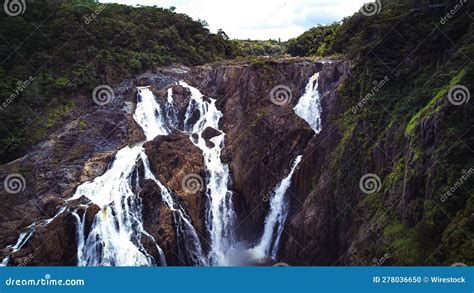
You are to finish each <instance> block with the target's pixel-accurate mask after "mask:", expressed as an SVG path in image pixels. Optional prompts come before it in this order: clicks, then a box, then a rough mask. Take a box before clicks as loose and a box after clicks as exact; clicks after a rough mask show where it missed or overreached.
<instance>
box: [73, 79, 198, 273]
mask: <svg viewBox="0 0 474 293" xmlns="http://www.w3.org/2000/svg"><path fill="white" fill-rule="evenodd" d="M138 91H139V98H140V100H139V102H138V104H137V108H136V111H135V114H134V115H133V117H134V119H135V120H136V121H137V123H138V124H139V125H140V126H141V127H142V129H143V131H144V133H145V136H146V139H147V140H152V139H153V138H155V137H156V136H157V135H167V134H168V133H169V131H168V127H167V125H168V124H167V122H169V121H167V120H166V118H165V117H168V116H167V115H165V114H164V113H165V111H164V110H163V109H161V107H160V105H159V104H158V103H157V102H156V100H155V97H154V95H153V93H152V92H151V91H150V90H149V89H148V88H143V87H142V88H138ZM169 94H172V93H169ZM168 102H170V101H169V100H168ZM172 122H174V121H172ZM140 160H141V161H142V162H143V165H144V169H145V179H152V180H154V181H155V182H156V183H157V185H158V187H159V188H160V189H161V193H162V196H163V200H164V202H165V203H166V204H167V206H168V207H169V208H170V209H171V210H172V211H173V216H174V220H175V224H176V227H177V230H176V233H177V237H178V238H179V239H185V241H186V242H185V245H184V247H185V249H186V250H187V251H186V254H187V255H189V259H191V261H192V262H190V264H197V265H205V264H206V261H205V259H204V257H203V252H202V248H201V244H200V241H199V238H198V237H197V233H196V231H195V229H194V227H193V226H192V225H191V223H190V221H189V219H188V218H187V215H185V213H184V212H183V211H182V209H181V208H180V207H179V205H177V204H176V203H175V202H174V199H173V197H172V196H171V193H170V192H169V190H167V188H165V187H164V186H163V185H162V184H161V183H160V182H159V181H158V180H157V179H156V178H155V176H154V175H153V173H152V172H151V170H150V166H149V162H148V158H147V156H146V154H145V151H144V149H143V143H140V144H138V145H135V146H133V147H128V146H127V147H124V148H123V149H121V150H120V151H118V152H117V154H116V157H115V160H114V162H113V164H112V166H111V168H110V169H109V170H107V171H106V172H105V173H104V174H103V175H102V176H100V177H98V178H96V179H95V180H94V181H92V182H87V183H84V184H82V185H81V186H79V187H78V188H77V190H76V193H75V195H74V196H73V197H72V198H71V199H70V200H74V199H78V198H80V197H81V196H86V197H87V198H88V199H90V200H91V201H92V202H93V203H95V204H97V205H98V206H99V207H101V209H102V210H101V212H99V213H98V214H97V215H96V216H95V218H94V222H93V224H92V228H91V232H90V233H89V235H88V236H87V238H85V235H84V219H81V218H80V217H79V215H77V213H75V217H76V219H77V227H78V260H79V265H94V266H97V265H115V266H147V265H154V264H165V260H164V256H163V252H162V250H161V248H160V247H159V246H158V245H156V248H157V250H158V251H159V254H160V260H155V259H153V257H152V256H151V255H149V254H148V253H147V251H146V250H145V248H144V247H143V246H142V244H141V237H142V234H143V235H146V236H148V237H150V238H151V239H153V237H152V236H151V235H150V234H148V233H147V232H146V231H145V229H144V227H143V223H142V210H141V208H142V205H141V200H140V198H139V197H138V196H136V195H135V194H134V192H133V182H132V175H133V172H134V171H135V170H136V168H137V163H138V162H139V161H140ZM177 206H178V208H176V207H177ZM153 240H154V239H153ZM155 244H156V243H155Z"/></svg>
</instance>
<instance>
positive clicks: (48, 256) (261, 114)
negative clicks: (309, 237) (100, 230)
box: [0, 60, 339, 265]
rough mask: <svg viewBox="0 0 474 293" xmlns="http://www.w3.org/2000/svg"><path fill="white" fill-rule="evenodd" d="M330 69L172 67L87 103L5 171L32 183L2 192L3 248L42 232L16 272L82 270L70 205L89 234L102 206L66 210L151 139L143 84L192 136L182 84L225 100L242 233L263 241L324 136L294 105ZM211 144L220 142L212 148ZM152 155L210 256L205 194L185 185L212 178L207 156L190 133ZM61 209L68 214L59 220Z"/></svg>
mask: <svg viewBox="0 0 474 293" xmlns="http://www.w3.org/2000/svg"><path fill="white" fill-rule="evenodd" d="M323 67H324V66H323V64H321V63H314V62H310V61H305V60H300V61H294V60H291V61H288V60H286V61H285V60H284V61H277V62H274V61H270V62H263V63H257V64H233V65H218V66H202V67H195V68H163V69H159V70H157V71H156V72H150V73H147V74H144V75H142V76H140V77H138V78H137V79H136V80H135V81H134V82H124V83H123V84H120V85H118V86H116V87H115V88H114V91H115V98H114V99H113V100H112V101H111V103H109V104H107V105H105V106H100V107H99V106H97V105H95V104H92V102H89V101H87V97H82V100H81V101H83V102H82V103H81V106H82V107H83V108H82V110H81V111H75V112H74V113H71V117H70V121H67V124H66V126H65V127H64V128H63V129H61V130H59V131H58V132H57V133H55V134H54V135H52V136H51V137H50V139H49V140H48V141H46V142H43V143H42V144H40V145H38V146H37V147H35V149H34V150H33V151H32V152H31V153H30V154H28V155H27V156H25V157H23V158H20V159H18V160H16V161H14V162H11V163H9V164H6V165H3V166H1V168H0V170H1V172H2V175H3V177H2V178H5V177H6V176H7V175H8V174H12V173H15V174H16V173H18V174H21V175H22V176H23V177H24V178H25V179H26V184H25V189H24V190H23V191H20V192H19V193H18V194H14V195H13V194H10V193H8V192H6V191H7V190H6V189H2V194H1V196H2V200H3V201H4V203H5V204H3V205H2V207H1V209H2V213H1V217H2V218H1V219H0V225H1V226H2V229H1V234H0V246H1V247H7V245H12V244H14V243H15V242H16V241H17V239H18V236H19V233H21V232H27V231H30V230H31V229H34V230H35V232H34V233H33V234H32V236H31V238H30V240H29V241H27V242H26V244H24V246H22V248H21V249H20V250H18V251H15V252H14V253H12V250H14V249H13V248H5V249H3V250H2V254H3V255H4V256H6V255H10V264H12V265H21V264H22V263H24V262H25V261H26V260H27V262H28V265H75V264H76V263H77V256H76V253H75V251H76V250H77V245H76V242H77V239H76V232H75V231H76V219H75V218H74V215H72V214H71V213H70V212H69V210H68V207H73V208H77V207H80V206H88V208H86V209H82V208H81V209H79V210H78V213H79V214H80V215H82V213H87V220H86V222H87V223H86V228H85V230H86V235H87V233H88V232H87V230H88V229H90V228H87V227H90V225H91V224H92V220H93V218H94V216H95V215H96V214H97V213H98V212H99V213H100V209H101V208H100V207H97V206H94V205H91V204H90V203H88V201H87V199H85V198H83V199H81V200H79V201H73V202H71V201H68V202H66V200H67V198H68V197H70V196H71V195H72V194H73V193H74V191H75V189H76V187H77V186H78V185H79V184H81V183H83V182H85V181H88V180H93V179H94V178H95V177H97V176H100V175H101V174H103V173H104V172H105V170H107V168H108V166H109V164H110V163H111V162H112V161H113V158H114V154H115V152H116V151H117V150H118V149H120V148H121V147H123V146H125V145H127V144H133V143H137V142H139V141H142V140H144V135H143V132H142V131H141V129H140V128H139V127H138V126H137V125H136V123H135V122H134V120H133V118H132V114H133V111H134V107H135V106H134V105H135V102H136V99H135V95H136V94H135V87H136V86H151V87H152V89H153V91H154V93H155V95H156V96H157V97H158V102H159V103H165V102H166V93H167V90H168V89H170V88H171V89H172V90H173V98H174V99H175V101H180V102H179V103H178V104H179V105H180V111H179V114H178V121H179V122H178V125H175V127H177V129H182V127H183V125H182V122H183V119H184V113H185V111H186V109H187V107H188V106H189V94H190V93H189V92H188V91H187V90H186V89H185V88H183V87H181V86H178V85H177V84H176V82H177V81H178V80H184V81H187V82H188V83H189V84H191V85H193V86H195V87H197V88H199V89H200V90H201V91H202V92H203V93H204V94H205V95H206V96H207V97H210V98H214V99H216V100H217V106H218V108H219V110H220V111H221V112H222V113H223V114H224V115H223V119H221V121H220V124H221V126H220V128H221V129H222V130H223V131H224V132H225V133H226V142H225V143H226V147H225V149H224V151H223V154H222V160H223V161H224V162H225V163H227V164H229V166H230V169H231V174H232V187H231V190H232V191H233V192H234V197H233V198H234V206H235V207H236V213H237V218H238V225H237V227H236V230H237V232H238V233H237V235H239V239H240V240H242V241H246V242H254V241H255V240H256V239H257V238H258V237H260V235H261V233H262V229H263V221H264V217H265V215H266V214H267V212H268V197H267V196H268V194H269V193H270V191H271V190H272V188H274V186H275V185H276V184H277V183H278V182H279V181H280V180H281V179H282V178H283V177H284V176H285V175H287V173H288V169H289V168H290V165H291V162H292V161H293V160H294V158H295V157H296V156H297V155H299V154H302V153H303V152H304V150H305V148H306V146H307V144H308V142H309V141H310V139H311V138H312V137H313V135H314V132H313V131H312V130H311V128H310V127H309V126H308V125H307V124H306V123H305V122H304V121H303V120H302V119H300V118H299V117H297V116H296V115H295V114H294V113H293V110H292V107H293V106H294V105H295V104H296V103H297V99H298V98H299V96H301V94H302V93H303V90H304V87H305V85H306V83H307V81H308V79H309V77H310V76H311V75H313V74H314V73H315V72H317V71H320V70H321V69H322V68H323ZM330 71H332V70H330ZM328 78H329V77H328ZM330 78H333V79H338V78H339V76H337V77H330ZM331 82H332V81H331ZM282 85H284V86H285V87H287V88H289V89H290V96H289V97H287V98H288V100H287V101H285V103H283V104H282V105H280V104H275V103H274V101H272V99H271V96H270V95H271V92H272V89H273V88H275V87H277V86H282ZM205 98H206V97H205ZM198 118H199V117H196V119H198ZM215 132H216V130H213V129H206V131H205V132H204V133H203V136H207V137H208V138H207V139H210V138H212V137H213V136H214V135H216V134H215ZM208 143H211V144H212V142H211V141H210V140H209V141H208ZM144 147H145V150H146V153H147V155H148V157H149V159H150V163H151V168H152V171H153V172H154V173H155V174H157V177H158V179H159V180H160V181H161V182H163V183H164V184H165V185H166V187H167V188H169V189H170V190H171V191H172V193H173V196H174V197H175V198H176V199H177V200H178V202H179V203H180V204H181V205H182V206H183V207H184V208H185V210H186V213H187V214H188V215H189V217H190V219H191V221H192V223H193V225H194V226H195V228H196V230H197V232H198V234H199V235H198V236H199V238H200V240H201V242H202V243H203V248H204V249H206V247H208V243H206V242H207V240H206V239H207V238H208V235H207V232H206V229H205V215H204V213H205V210H206V199H205V194H204V192H203V191H202V190H203V189H201V190H199V191H198V192H196V193H194V194H188V193H186V192H185V191H184V190H183V186H182V181H183V177H184V176H186V175H188V174H191V173H192V174H198V175H199V176H201V177H202V178H205V176H206V174H205V171H204V168H203V158H202V154H201V153H200V151H199V150H198V149H197V147H195V146H194V145H193V144H192V143H191V141H190V140H189V135H187V134H184V133H181V132H180V131H175V132H174V133H173V134H172V135H170V136H167V137H157V138H156V139H155V140H153V141H150V142H148V143H147V144H145V145H144ZM140 172H141V171H140ZM204 184H206V183H205V182H204ZM140 186H141V187H140V190H137V192H138V193H139V195H140V197H141V199H142V202H143V221H144V226H145V228H146V230H147V231H148V232H149V233H150V234H151V235H152V236H153V237H154V238H155V240H156V241H157V243H158V244H159V245H160V247H162V248H163V250H164V252H165V254H166V258H167V260H168V264H171V265H180V264H181V265H182V264H186V262H185V261H183V258H182V255H180V253H181V252H180V250H179V244H178V243H179V239H177V235H176V233H175V229H174V227H173V225H174V222H173V221H174V220H173V217H172V213H171V211H170V210H169V209H168V208H167V207H166V206H165V205H164V204H163V202H162V201H161V194H160V191H159V190H158V189H157V188H156V186H154V185H153V184H151V183H150V182H148V181H143V182H141V184H140ZM64 207H66V209H63V210H62V208H64ZM58 211H62V212H61V213H59V215H57V216H56V217H55V218H53V217H54V216H55V215H56V214H57V213H58ZM49 219H52V221H50V220H49ZM31 225H33V226H31ZM142 241H143V242H144V243H143V245H144V247H147V248H150V251H153V248H152V247H151V246H152V245H151V244H149V243H147V241H148V239H147V237H143V239H142ZM151 254H152V255H153V256H154V257H155V258H156V259H157V258H158V257H159V256H158V252H157V251H153V252H151Z"/></svg>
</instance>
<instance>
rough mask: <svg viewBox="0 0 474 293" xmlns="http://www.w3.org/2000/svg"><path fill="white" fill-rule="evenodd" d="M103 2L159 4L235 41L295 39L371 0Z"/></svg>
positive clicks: (125, 0) (109, 0)
mask: <svg viewBox="0 0 474 293" xmlns="http://www.w3.org/2000/svg"><path fill="white" fill-rule="evenodd" d="M100 2H103V3H111V2H113V3H122V4H128V5H136V4H141V5H156V6H160V7H165V8H169V7H171V6H175V7H176V11H177V12H180V13H186V14H188V15H189V16H191V17H192V18H194V19H203V20H206V21H207V22H208V23H209V29H210V30H211V31H212V32H216V31H217V30H218V29H219V28H222V29H223V30H224V31H225V32H226V33H227V35H229V37H230V38H235V39H259V40H267V39H278V38H281V40H282V41H284V40H287V39H289V38H293V37H296V36H298V35H300V34H301V33H302V32H304V31H305V30H307V29H308V28H311V27H313V26H316V25H317V24H328V23H332V22H334V21H339V20H341V19H342V18H343V17H344V16H349V15H352V14H353V13H354V12H356V11H357V10H359V8H360V7H361V6H362V4H363V3H364V2H370V0H238V1H227V0H101V1H100Z"/></svg>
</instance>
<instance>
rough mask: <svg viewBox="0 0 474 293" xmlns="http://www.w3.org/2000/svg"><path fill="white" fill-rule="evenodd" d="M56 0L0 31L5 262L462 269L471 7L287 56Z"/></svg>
mask: <svg viewBox="0 0 474 293" xmlns="http://www.w3.org/2000/svg"><path fill="white" fill-rule="evenodd" d="M59 2H60V3H61V5H62V6H61V9H60V10H59V11H58V9H57V7H56V6H55V5H54V3H53V4H52V3H50V2H48V1H43V0H37V1H28V10H27V13H25V15H24V16H20V17H15V18H10V19H8V21H7V20H4V19H0V22H1V24H2V25H1V26H0V35H2V36H6V37H7V38H8V40H9V42H11V44H10V45H9V46H7V45H4V44H1V43H0V49H1V50H0V55H1V56H2V57H4V58H7V62H5V64H4V65H2V67H1V68H0V76H2V79H0V83H2V85H4V86H2V90H1V91H0V97H6V99H7V100H5V99H3V100H5V101H7V102H8V103H7V102H4V103H3V104H2V106H1V107H0V111H1V112H0V114H1V116H0V118H1V119H2V124H1V126H2V127H0V132H1V140H0V143H1V146H2V149H3V151H2V157H1V163H0V183H2V184H3V185H2V186H1V188H0V201H1V202H2V204H1V205H0V261H1V264H2V265H3V266H272V265H277V266H278V265H290V266H333V265H350V266H360V265H364V266H367V265H369V266H379V265H384V266H389V265H403V266H406V265H408V266H411V265H433V266H438V265H452V264H456V263H462V264H466V265H471V264H473V261H474V255H473V254H472V252H473V251H474V241H473V237H474V225H473V224H474V197H473V190H474V189H473V188H474V181H473V180H472V177H471V176H472V174H474V156H473V153H474V151H473V149H474V133H473V131H474V128H473V125H474V115H472V113H474V112H473V104H472V101H470V93H471V92H472V89H473V88H474V84H473V80H474V78H473V77H474V70H473V69H474V66H473V65H474V63H473V62H472V60H474V47H473V46H474V45H473V40H474V38H473V37H474V36H473V33H474V30H473V23H472V19H473V17H472V15H474V10H473V9H474V7H473V3H472V2H469V3H466V5H465V6H463V7H462V10H459V11H457V13H456V14H455V15H452V17H451V18H449V21H444V23H442V24H441V23H440V19H443V17H444V16H445V15H446V13H448V12H449V11H448V10H446V9H447V8H446V9H445V8H443V7H448V6H436V7H432V6H430V5H425V4H423V3H425V2H427V1H418V2H420V3H421V2H423V3H421V4H420V7H418V6H416V5H415V4H413V2H417V1H404V0H401V1H395V0H382V1H377V3H378V2H380V3H381V5H382V6H383V9H381V11H380V12H379V13H376V14H374V15H370V16H367V15H365V14H364V13H363V12H361V11H359V12H357V13H355V14H354V15H353V16H350V17H348V18H345V19H344V20H343V21H341V22H340V23H334V24H331V25H327V26H317V27H315V28H313V29H310V30H308V31H307V32H305V33H303V34H302V35H301V36H299V37H297V38H295V39H291V40H289V41H288V42H280V41H268V42H266V41H263V42H259V41H242V40H241V41H239V40H229V39H226V38H225V37H224V36H223V35H222V34H221V35H218V34H212V33H210V31H209V29H207V28H206V25H205V22H203V21H195V20H192V19H191V18H190V17H188V16H186V15H184V14H179V13H175V12H174V11H173V10H172V9H164V8H157V7H130V6H125V5H118V4H109V5H104V6H103V11H102V10H101V14H100V15H98V16H97V17H96V18H94V19H89V22H90V23H88V26H87V27H83V21H82V16H83V15H90V13H92V12H93V11H94V9H95V8H96V7H97V3H95V1H82V0H80V1H78V2H80V3H79V4H78V5H76V4H71V3H69V2H67V1H63V0H58V3H59ZM445 2H446V3H449V4H450V5H451V4H453V5H455V4H456V3H452V2H453V1H445ZM414 5H415V6H416V7H414ZM446 5H447V4H446ZM30 11H35V13H29V12H30ZM47 15H53V16H54V17H52V18H51V19H48V21H46V22H45V23H44V25H43V23H42V22H43V20H44V18H45V17H46V16H47ZM138 15H139V16H140V17H137V16H138ZM30 23H31V25H29V24H30ZM40 26H41V31H42V32H43V34H44V35H46V36H47V37H46V38H44V39H43V38H33V39H32V40H31V41H28V42H25V44H24V45H23V43H22V42H21V41H22V40H24V39H26V38H27V37H28V36H29V34H30V31H29V30H28V29H29V28H31V29H32V30H33V29H35V27H40ZM27 28H28V29H27ZM76 29H77V35H74V36H75V37H74V38H73V41H71V42H64V44H63V42H56V41H54V42H52V40H67V39H69V37H70V35H72V33H71V32H72V31H75V30H76ZM84 30H87V31H88V30H90V31H91V32H92V31H94V32H96V33H87V31H86V32H84ZM145 32H146V33H145ZM56 43H59V45H58V46H60V45H64V46H65V47H64V49H62V50H56V45H57V44H56ZM10 47H18V48H19V51H18V54H21V56H26V58H22V57H21V56H20V55H18V56H17V55H16V54H13V55H11V57H10V56H9V54H10V49H11V48H10ZM242 47H244V49H245V50H243V52H242V51H239V50H242ZM267 47H268V48H267ZM61 48H62V47H61ZM267 49H268V50H267ZM262 52H263V53H262ZM268 52H275V54H279V55H272V56H267V53H268ZM278 52H280V53H278ZM257 53H258V54H263V55H264V56H261V55H258V56H257V55H245V54H257ZM242 54H244V55H242ZM288 54H291V55H292V56H290V55H288ZM9 58H11V59H9ZM25 59H27V60H29V61H28V64H26V63H25ZM43 65H44V66H43ZM30 66H33V67H36V68H41V69H42V70H40V71H39V72H38V73H37V74H32V76H30V78H25V74H27V76H28V75H29V74H30V72H31V71H30V70H31V68H30ZM33 75H34V76H33ZM19 81H23V82H21V87H20V88H19V89H18V88H17V87H16V85H17V84H19V83H18V82H19ZM25 81H28V82H25ZM470 90H471V92H470ZM12 92H13V93H14V95H12ZM9 97H10V99H8V98H9ZM11 97H14V98H15V99H13V98H11Z"/></svg>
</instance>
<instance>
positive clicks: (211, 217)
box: [179, 82, 236, 265]
mask: <svg viewBox="0 0 474 293" xmlns="http://www.w3.org/2000/svg"><path fill="white" fill-rule="evenodd" d="M179 84H180V85H181V86H182V87H185V88H188V89H189V90H190V91H191V100H190V105H189V107H188V110H187V113H186V117H185V122H184V125H185V128H186V130H188V131H191V132H192V133H194V134H197V135H198V140H197V141H194V140H193V139H191V141H193V143H194V144H195V145H196V146H197V147H199V148H200V149H201V151H202V154H203V156H204V164H205V167H206V172H207V173H208V176H207V186H206V187H207V189H206V195H207V197H208V200H209V210H208V216H207V228H208V229H209V233H210V235H211V251H210V254H209V259H210V263H211V264H214V265H231V263H230V262H229V260H228V258H227V257H226V254H227V253H228V252H229V251H231V250H232V249H233V248H234V247H235V245H236V239H235V235H234V232H235V231H234V223H235V218H236V215H235V212H234V208H233V204H232V192H231V191H230V190H229V189H228V186H229V183H230V178H231V177H230V171H229V167H228V166H227V165H226V164H223V163H222V161H221V152H222V149H223V148H224V139H225V134H224V132H222V131H220V130H219V120H220V119H221V118H222V116H223V114H222V113H221V112H220V111H219V110H218V109H217V107H216V100H214V99H207V100H204V98H203V95H202V94H201V92H199V90H198V89H196V88H194V87H191V86H190V85H188V84H187V83H185V82H180V83H179ZM195 111H198V113H199V119H198V121H197V122H196V123H195V124H194V125H191V124H192V123H190V122H189V119H190V118H191V117H192V116H193V114H194V112H195ZM207 127H212V128H214V129H216V130H219V131H220V132H221V133H220V134H219V135H217V136H215V137H213V138H211V139H210V141H211V142H212V143H213V144H214V145H211V146H209V145H207V144H206V141H205V140H204V138H202V133H203V131H204V130H205V129H206V128H207Z"/></svg>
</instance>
